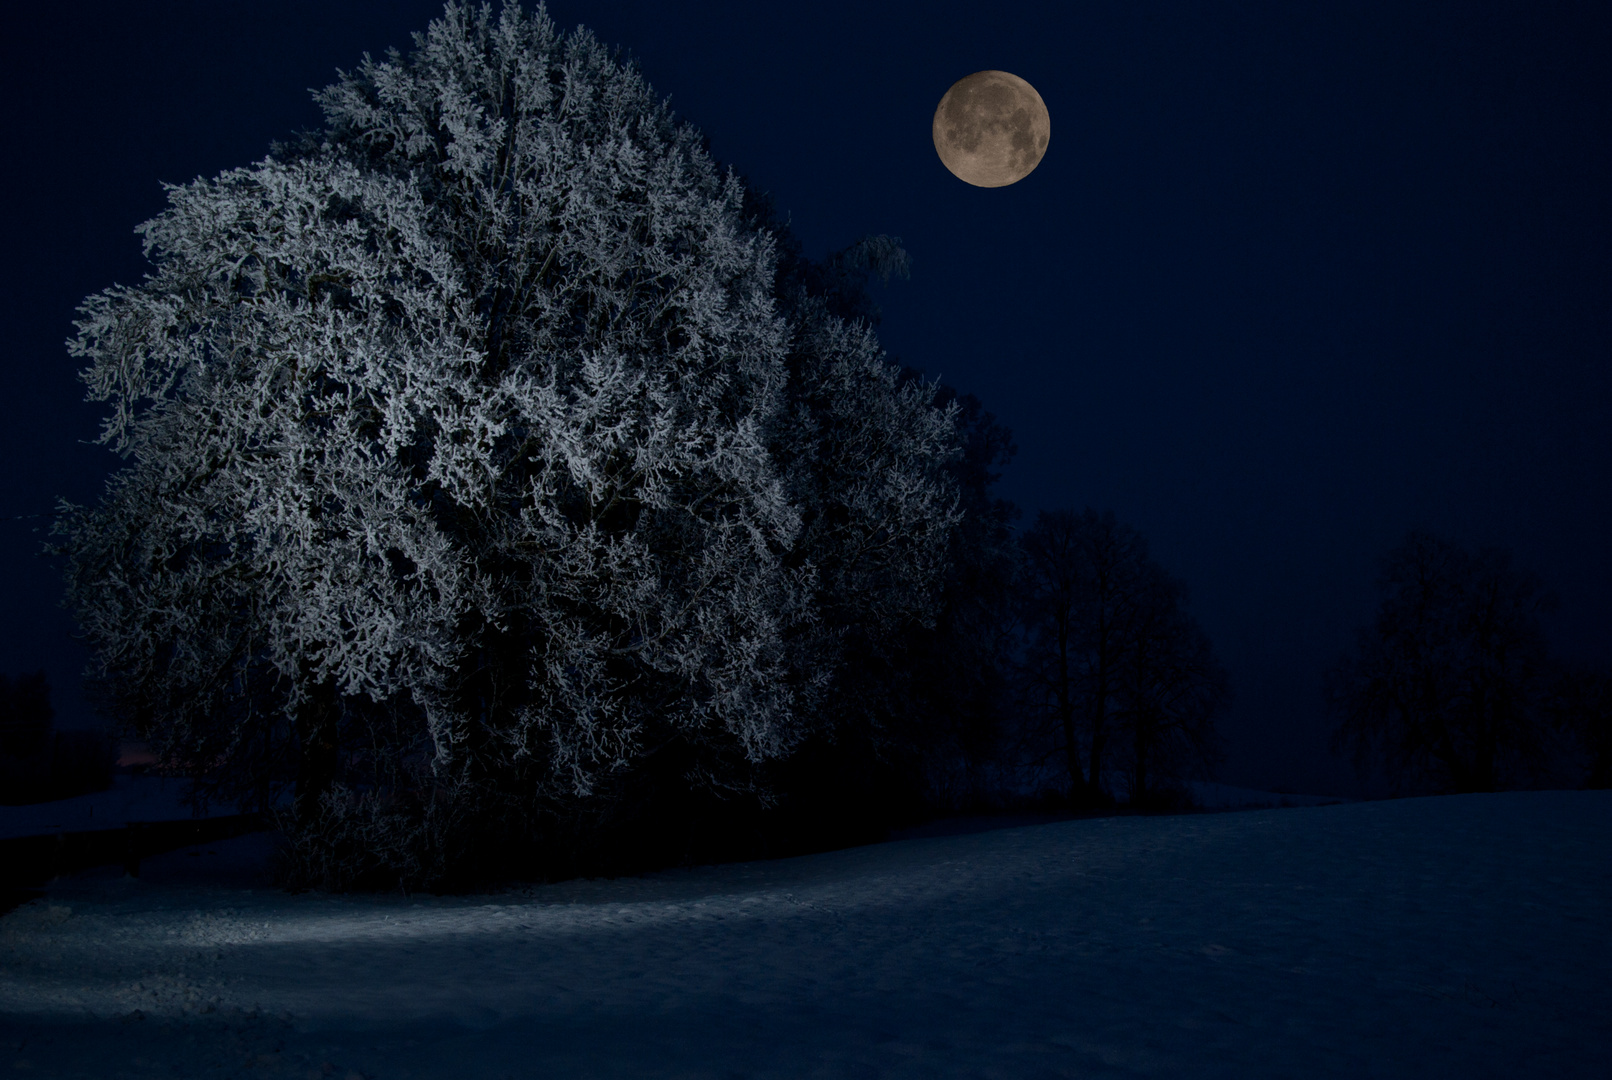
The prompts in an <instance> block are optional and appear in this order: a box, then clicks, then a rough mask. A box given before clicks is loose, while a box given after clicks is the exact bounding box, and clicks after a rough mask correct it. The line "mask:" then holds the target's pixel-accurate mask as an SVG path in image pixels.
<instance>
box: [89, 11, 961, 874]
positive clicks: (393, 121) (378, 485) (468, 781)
mask: <svg viewBox="0 0 1612 1080" xmlns="http://www.w3.org/2000/svg"><path fill="white" fill-rule="evenodd" d="M415 45H416V48H415V51H414V52H413V53H412V54H411V55H409V56H408V57H404V56H402V55H401V54H399V53H397V52H395V51H394V52H392V53H391V54H389V55H388V57H387V58H386V59H385V60H382V61H379V62H377V61H372V60H370V59H368V58H366V59H365V60H364V62H363V63H362V64H361V65H360V66H359V68H358V69H357V70H355V71H353V72H350V73H342V75H341V78H340V80H339V81H338V82H337V83H335V84H334V85H332V86H330V87H328V88H326V89H325V90H323V91H321V92H319V93H318V94H317V100H318V102H319V104H320V105H321V107H322V108H323V110H324V112H325V117H326V127H325V129H324V130H323V131H322V132H319V133H314V134H310V135H308V136H306V137H304V138H302V139H301V140H300V141H297V142H295V143H292V144H290V145H286V146H280V147H277V148H276V149H275V151H274V152H273V153H271V154H270V156H268V157H266V158H265V159H264V160H262V161H260V162H258V163H257V164H255V165H252V166H249V167H245V168H240V169H234V170H230V171H228V172H225V173H223V174H221V175H220V176H218V177H216V178H214V179H211V180H197V181H195V182H193V183H190V184H186V185H171V186H169V188H168V198H169V207H168V209H167V210H166V211H165V212H164V213H162V214H161V215H160V216H158V217H157V218H155V219H153V220H152V221H149V222H147V223H146V224H144V225H143V226H141V232H142V233H143V235H144V239H145V250H146V253H147V257H148V258H149V259H150V260H151V261H152V262H153V264H154V270H153V272H152V273H151V274H149V275H148V276H147V277H146V279H145V280H144V281H143V282H142V283H141V284H139V285H136V286H117V287H114V288H111V289H108V290H106V291H105V292H102V293H100V294H97V295H95V296H92V297H90V298H89V299H88V300H86V302H85V304H84V305H83V307H82V309H81V318H80V321H79V322H78V324H77V325H78V334H77V336H76V338H74V339H73V340H72V341H71V342H70V343H69V345H70V350H71V352H72V353H73V354H74V355H75V356H78V357H81V358H83V359H84V360H86V361H88V367H87V368H86V369H85V371H84V378H85V380H86V382H87V384H88V386H89V388H90V396H91V397H92V398H93V399H94V400H98V401H103V402H106V403H108V404H109V405H110V406H111V415H110V417H109V419H108V420H107V422H106V425H105V428H104V431H103V436H102V437H103V440H104V441H105V442H106V443H108V444H109V445H110V446H112V447H113V448H114V449H116V450H117V451H118V452H119V453H120V454H122V455H123V456H124V458H125V459H126V460H127V462H128V465H127V467H125V468H124V469H123V470H122V471H121V472H119V473H118V474H117V475H116V476H115V477H114V479H113V480H112V481H111V483H110V485H109V488H108V491H107V494H106V496H105V498H104V499H103V500H102V502H101V503H100V504H99V505H97V506H95V507H90V508H84V507H67V508H65V509H64V514H63V518H62V520H61V522H60V524H59V530H60V532H61V535H62V536H63V538H64V539H63V541H62V543H61V550H62V551H63V552H64V553H65V554H66V555H67V556H68V572H67V576H68V583H69V596H70V601H71V603H72V605H73V606H74V607H75V609H76V610H77V613H78V615H79V618H80V621H81V623H82V625H83V627H84V630H85V633H86V635H87V637H88V638H89V641H90V643H91V644H92V645H93V646H94V648H95V649H96V654H97V657H98V659H97V665H98V673H99V682H100V685H101V687H102V691H103V693H104V694H105V696H106V699H107V700H108V702H109V703H110V704H111V706H112V707H113V708H114V710H115V711H116V712H117V714H118V715H119V716H120V717H121V718H123V720H124V721H125V723H126V724H127V725H129V726H130V727H131V728H132V729H133V730H134V731H135V732H137V733H138V734H140V735H142V736H145V737H147V738H149V739H151V740H152V741H153V743H154V747H155V749H156V750H157V752H158V754H159V755H160V756H161V757H163V758H164V760H166V761H168V762H170V763H172V764H174V765H176V766H178V767H183V768H186V769H188V770H189V771H191V772H192V773H194V774H195V775H197V776H198V777H202V778H204V779H205V781H206V785H207V786H206V790H208V791H210V792H212V793H213V794H216V795H219V796H223V797H230V798H236V799H242V798H247V797H249V796H251V795H253V793H257V796H258V797H260V798H262V799H264V800H268V799H270V798H271V797H272V795H273V792H274V791H275V790H276V789H277V788H278V787H279V786H283V784H284V783H285V782H286V781H288V780H294V782H295V786H296V793H297V799H296V818H297V821H298V822H299V823H300V824H299V826H298V827H299V828H301V829H304V830H305V831H306V830H314V831H315V832H318V834H319V835H321V836H325V837H326V838H327V840H328V841H329V844H335V845H338V846H339V845H340V844H341V843H349V847H350V848H351V849H352V850H355V851H356V850H359V849H362V850H364V851H367V852H370V853H371V854H370V855H368V856H366V857H367V858H369V859H370V860H371V861H372V862H374V863H375V865H376V866H378V867H380V868H381V870H382V871H383V872H384V873H396V874H398V875H400V876H402V877H404V878H410V877H411V876H412V878H413V879H415V880H426V879H430V878H431V877H432V875H433V874H438V875H440V874H441V873H443V872H446V871H444V870H443V869H442V867H443V865H444V863H443V860H445V859H448V858H449V857H450V853H451V849H452V848H453V845H452V843H450V842H449V841H448V840H446V839H444V838H445V837H448V836H449V835H450V834H452V833H453V829H454V828H459V827H460V826H455V825H453V822H458V821H470V820H481V821H483V822H485V821H487V820H491V819H492V818H496V819H497V820H500V821H506V822H507V821H514V820H529V819H531V817H532V816H533V815H541V814H542V813H550V814H554V813H562V812H568V811H566V810H565V808H566V807H575V806H577V805H579V804H581V803H585V802H587V800H589V799H595V800H597V799H598V798H601V797H602V796H604V795H605V794H607V793H608V792H609V791H612V790H617V789H618V788H619V786H620V785H621V784H623V783H625V782H627V779H628V778H630V777H632V776H635V775H639V774H640V773H641V772H642V770H643V769H645V768H648V767H650V763H653V762H676V765H675V766H674V767H673V772H674V773H675V777H676V780H677V782H678V783H683V784H686V785H692V786H696V787H703V788H707V789H711V790H716V791H722V790H730V791H754V790H756V789H757V784H758V781H757V777H758V772H757V767H758V766H759V765H761V764H762V763H765V762H767V761H771V760H776V759H778V758H780V757H782V756H784V755H787V754H788V753H789V752H790V751H791V749H792V748H794V747H796V746H798V745H799V744H800V743H801V741H802V740H803V739H805V738H806V737H807V736H808V735H809V734H810V733H811V732H812V731H813V730H814V725H817V724H819V723H820V722H821V721H820V717H822V716H825V715H841V716H849V717H851V718H852V719H853V720H856V719H857V718H859V717H860V718H861V719H862V720H865V719H866V714H865V710H864V711H862V712H859V711H858V708H859V707H858V705H857V703H856V701H855V700H854V698H853V696H852V695H851V694H850V693H849V691H848V688H847V686H846V685H845V683H844V680H843V679H842V675H843V673H844V672H845V671H846V670H847V665H848V663H850V658H851V657H853V656H854V657H866V656H868V655H875V654H879V653H880V651H881V650H886V651H887V650H888V649H890V648H892V647H893V646H892V645H891V643H892V642H894V641H895V640H896V639H898V638H899V637H900V636H901V635H902V634H903V633H906V632H907V631H909V630H910V629H911V628H912V627H916V626H923V625H927V624H931V623H932V622H933V620H934V617H935V613H936V611H937V610H938V608H939V605H940V600H941V596H940V594H941V581H942V578H943V576H944V571H945V567H946V564H947V558H948V550H949V545H950V544H951V543H952V537H953V535H954V531H955V529H956V528H957V525H958V522H959V518H960V512H959V510H958V498H959V496H958V484H957V481H956V478H955V476H954V475H953V473H952V472H951V471H949V468H950V463H951V462H952V461H953V460H954V459H955V458H956V456H957V454H958V452H959V434H958V428H957V422H956V413H957V409H956V406H955V405H946V406H937V404H936V403H935V401H934V388H933V387H929V386H927V385H925V384H923V383H922V382H920V381H914V380H911V379H904V378H902V376H901V374H900V372H899V371H898V370H897V369H896V368H895V367H894V366H893V365H892V364H890V363H889V362H888V361H886V360H885V359H884V357H883V355H882V353H881V350H880V348H879V346H878V342H877V339H876V338H875V337H874V335H873V333H872V330H871V328H870V327H869V326H868V325H867V324H866V322H862V321H847V320H846V319H844V318H842V317H840V316H838V315H836V314H834V312H833V311H831V310H830V309H829V306H828V304H827V303H826V302H824V301H822V300H821V299H817V300H814V299H812V298H811V297H805V298H803V299H801V300H800V301H799V302H791V303H788V304H784V303H780V302H779V300H778V282H777V281H776V280H775V269H776V258H777V255H776V249H775V242H774V239H773V237H772V235H771V234H770V233H768V232H767V231H766V230H764V229H759V228H756V227H755V226H754V225H753V223H752V222H751V221H750V219H748V218H747V217H746V215H745V214H744V213H743V212H742V208H743V202H744V191H743V188H742V184H741V183H740V181H739V180H738V178H737V177H736V176H735V175H733V174H732V173H731V172H730V173H729V174H728V175H726V176H723V175H719V173H718V171H717V169H716V167H715V166H714V164H713V163H712V161H711V160H710V158H709V156H708V154H707V153H706V152H705V151H704V149H703V148H702V145H701V142H700V139H699V136H698V134H697V132H695V131H694V129H692V128H690V127H689V126H687V125H686V124H681V123H678V122H676V121H675V120H674V118H673V117H672V115H671V114H670V112H669V111H668V109H667V108H666V107H665V106H664V105H663V104H661V103H659V102H658V101H657V100H656V99H655V98H654V96H653V94H652V92H651V90H650V88H649V87H648V86H647V85H646V84H645V82H644V81H643V79H642V77H641V76H640V75H639V74H638V73H637V71H636V70H635V69H634V68H633V67H632V66H631V65H629V64H624V63H621V62H619V61H618V60H617V59H616V58H615V57H614V56H613V55H612V54H611V53H610V52H609V51H607V50H606V49H605V48H604V47H603V46H602V45H600V44H599V43H598V42H597V41H596V40H594V38H593V37H592V36H591V35H589V34H588V33H587V32H586V31H581V30H579V31H577V32H575V33H571V34H560V33H558V32H557V31H556V29H555V27H554V25H553V23H552V22H551V21H550V19H549V18H548V16H547V14H546V12H545V11H544V10H543V8H542V7H541V6H540V7H539V8H538V9H537V10H536V12H535V13H533V14H531V15H527V14H525V13H523V12H522V10H521V9H520V8H519V7H518V6H517V5H513V4H511V5H507V6H505V7H504V8H503V10H502V12H501V13H500V14H498V15H497V16H496V17H495V16H494V15H493V14H492V13H491V12H490V11H489V10H488V9H486V8H483V9H480V10H479V11H478V10H472V9H469V8H467V7H463V6H460V5H457V4H449V5H448V7H447V8H446V10H445V12H444V14H443V16H442V18H440V19H438V20H436V21H434V22H433V23H432V24H431V26H430V28H429V29H428V30H427V31H426V32H425V33H424V34H421V35H417V36H416V41H415ZM864 247H865V248H866V250H863V251H862V255H863V258H862V259H861V260H860V262H855V261H853V262H851V263H850V264H849V269H850V270H854V269H856V268H857V267H858V266H860V267H864V268H865V267H868V266H873V267H874V268H875V269H879V268H884V269H886V270H888V269H889V268H892V267H895V268H899V267H900V266H902V265H904V262H903V260H904V253H900V252H899V248H893V249H892V245H891V244H890V243H889V242H887V241H880V242H876V243H871V244H868V245H864ZM859 250H860V249H859ZM845 272H849V271H848V270H847V268H845V267H842V268H840V273H841V276H843V274H844V273H845ZM467 808H468V809H467ZM477 808H480V809H477ZM488 808H496V813H492V812H491V811H490V810H489V809H488ZM477 814H480V817H479V818H478V817H477ZM467 815H468V816H467ZM523 815H524V818H523ZM320 830H322V831H320ZM461 831H463V830H461ZM308 835H313V833H312V832H309V833H308ZM456 835H457V834H456ZM343 837H346V840H343V839H342V838H343ZM357 838H362V843H359V842H358V839H357ZM388 838H390V839H388ZM429 838H434V839H429ZM433 845H434V846H433ZM427 849H430V851H434V852H435V854H434V855H429V854H427V855H422V854H421V852H422V851H426V850H427ZM432 859H435V860H436V862H435V863H433V862H432V861H431V860H432ZM422 860H423V861H422ZM432 867H435V869H432Z"/></svg>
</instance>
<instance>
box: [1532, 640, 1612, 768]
mask: <svg viewBox="0 0 1612 1080" xmlns="http://www.w3.org/2000/svg"><path fill="white" fill-rule="evenodd" d="M1548 712H1549V714H1550V717H1551V719H1552V721H1554V723H1555V726H1556V728H1557V730H1558V731H1559V732H1561V733H1562V734H1563V735H1565V736H1566V737H1567V738H1568V739H1569V740H1571V742H1572V743H1573V744H1576V745H1575V749H1576V751H1577V755H1576V756H1577V757H1578V764H1579V765H1580V767H1581V768H1582V769H1583V772H1582V773H1581V775H1580V777H1579V778H1575V780H1574V781H1573V782H1581V783H1582V785H1583V786H1584V787H1587V788H1612V672H1608V671H1607V669H1606V668H1604V667H1595V666H1590V665H1583V664H1580V665H1562V667H1561V669H1560V670H1559V672H1558V674H1557V676H1556V680H1555V684H1554V686H1553V688H1552V693H1551V697H1550V705H1549V708H1548Z"/></svg>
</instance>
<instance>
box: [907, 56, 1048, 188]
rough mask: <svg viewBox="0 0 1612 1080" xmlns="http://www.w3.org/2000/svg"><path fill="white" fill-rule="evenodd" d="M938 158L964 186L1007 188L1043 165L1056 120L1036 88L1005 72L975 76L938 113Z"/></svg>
mask: <svg viewBox="0 0 1612 1080" xmlns="http://www.w3.org/2000/svg"><path fill="white" fill-rule="evenodd" d="M931 134H932V135H933V136H934V139H935V153H937V154H939V155H940V160H941V162H942V163H943V164H944V165H945V166H946V168H948V169H950V170H951V171H952V175H954V176H956V177H957V178H958V179H959V180H963V181H965V182H967V183H970V184H973V185H974V186H975V187H1006V186H1007V185H1009V184H1014V183H1017V182H1018V181H1020V180H1023V179H1024V178H1025V177H1026V176H1029V175H1030V173H1031V172H1032V171H1033V170H1034V169H1035V167H1036V166H1037V165H1039V164H1041V155H1043V154H1045V153H1046V152H1047V141H1048V140H1049V139H1050V138H1051V137H1052V120H1051V118H1050V117H1049V116H1048V115H1047V106H1046V103H1045V102H1044V101H1042V100H1041V95H1040V94H1038V93H1036V92H1035V87H1033V86H1031V85H1030V84H1029V83H1027V82H1025V81H1024V80H1023V79H1021V78H1019V77H1018V76H1017V75H1011V74H1009V73H1008V72H1006V71H976V72H974V74H972V75H969V76H967V77H966V78H962V79H958V80H957V81H956V82H954V83H952V85H951V89H950V90H947V91H946V93H945V96H943V97H942V98H941V99H940V104H939V105H938V106H937V107H936V108H935V121H934V124H933V125H931Z"/></svg>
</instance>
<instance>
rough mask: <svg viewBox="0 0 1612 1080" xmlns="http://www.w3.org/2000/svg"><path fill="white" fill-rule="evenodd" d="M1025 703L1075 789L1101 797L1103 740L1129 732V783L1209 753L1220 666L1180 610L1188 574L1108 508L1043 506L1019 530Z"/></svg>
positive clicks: (1084, 796) (1223, 689)
mask: <svg viewBox="0 0 1612 1080" xmlns="http://www.w3.org/2000/svg"><path fill="white" fill-rule="evenodd" d="M1021 549H1022V553H1023V554H1022V558H1023V568H1022V578H1021V585H1020V595H1021V601H1022V607H1021V610H1022V612H1023V616H1022V617H1023V625H1024V632H1025V638H1026V641H1025V648H1024V652H1023V659H1022V662H1021V664H1020V669H1019V674H1020V684H1021V687H1022V688H1023V692H1024V704H1025V706H1026V708H1027V710H1028V711H1029V713H1030V714H1031V716H1032V717H1033V718H1036V719H1038V720H1039V721H1040V723H1039V725H1038V726H1039V727H1040V728H1041V729H1042V730H1043V732H1045V733H1046V734H1048V735H1050V736H1051V737H1052V740H1053V743H1054V744H1055V746H1056V751H1055V752H1059V753H1061V754H1062V756H1063V758H1064V764H1065V767H1066V768H1067V769H1068V772H1069V780H1070V784H1071V787H1072V789H1073V791H1074V793H1075V796H1076V798H1077V799H1079V800H1080V801H1083V802H1087V803H1093V804H1095V803H1101V802H1105V801H1107V800H1108V799H1109V798H1110V797H1111V795H1110V793H1109V792H1107V791H1106V790H1105V788H1104V781H1103V777H1104V771H1105V768H1106V767H1107V755H1108V753H1109V751H1110V749H1111V744H1112V743H1113V742H1114V740H1115V739H1116V738H1117V737H1120V736H1122V735H1129V737H1130V738H1129V741H1130V746H1129V748H1128V750H1129V754H1128V757H1129V769H1130V772H1131V787H1132V791H1133V793H1138V792H1139V793H1141V795H1142V797H1143V798H1144V799H1145V798H1146V796H1147V792H1148V790H1149V788H1148V784H1149V775H1150V772H1154V771H1156V770H1159V769H1165V770H1168V771H1173V770H1174V769H1176V768H1177V767H1178V766H1181V765H1183V764H1185V763H1187V762H1188V761H1201V762H1208V761H1210V760H1212V759H1213V757H1214V728H1213V716H1214V713H1215V712H1216V710H1217V709H1219V708H1220V707H1221V705H1223V704H1224V703H1225V701H1226V700H1227V699H1228V696H1229V691H1228V689H1227V682H1226V677H1225V674H1224V672H1223V671H1221V669H1220V668H1219V665H1218V664H1217V663H1216V662H1215V660H1214V655H1213V650H1212V649H1211V648H1210V646H1209V642H1208V639H1207V638H1206V637H1205V636H1204V634H1203V632H1202V630H1200V629H1199V628H1198V626H1197V624H1196V623H1195V622H1193V621H1192V619H1191V618H1190V616H1188V615H1187V614H1186V613H1185V612H1184V611H1183V610H1182V602H1183V600H1184V597H1185V586H1183V585H1182V584H1181V583H1180V582H1179V581H1177V580H1175V579H1174V578H1171V577H1170V576H1169V575H1168V574H1167V573H1165V571H1164V570H1163V569H1162V568H1161V567H1159V566H1158V564H1156V563H1155V562H1153V561H1152V559H1151V558H1149V556H1148V552H1147V542H1146V541H1145V540H1144V539H1143V538H1142V536H1141V534H1140V533H1138V532H1137V531H1136V530H1135V529H1133V528H1131V527H1130V526H1128V525H1123V524H1121V523H1119V522H1118V521H1116V520H1115V518H1114V515H1113V513H1111V512H1110V513H1105V514H1101V515H1099V514H1098V513H1097V512H1096V511H1095V510H1092V509H1090V508H1088V509H1086V510H1085V511H1084V512H1083V513H1080V514H1076V513H1074V512H1073V511H1070V510H1055V511H1044V512H1042V513H1041V514H1039V515H1038V516H1037V518H1036V521H1035V524H1034V525H1033V526H1031V528H1030V529H1029V530H1028V531H1027V532H1026V533H1025V534H1024V537H1023V539H1022V542H1021Z"/></svg>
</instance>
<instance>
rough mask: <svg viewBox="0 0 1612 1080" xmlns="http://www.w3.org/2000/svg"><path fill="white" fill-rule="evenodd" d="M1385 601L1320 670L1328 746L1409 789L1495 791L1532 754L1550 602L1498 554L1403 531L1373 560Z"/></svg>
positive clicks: (1543, 699)
mask: <svg viewBox="0 0 1612 1080" xmlns="http://www.w3.org/2000/svg"><path fill="white" fill-rule="evenodd" d="M1378 586H1379V588H1380V589H1381V591H1382V594H1383V598H1382V602H1381V605H1380V606H1379V607H1378V610H1377V616H1376V619H1375V620H1374V621H1373V622H1372V624H1371V625H1370V626H1366V627H1363V628H1361V629H1360V630H1359V632H1358V644H1357V646H1356V649H1355V651H1354V652H1353V653H1352V654H1349V655H1346V656H1344V657H1343V658H1342V659H1341V660H1339V662H1338V663H1337V664H1336V665H1335V666H1334V667H1333V668H1332V669H1331V670H1330V671H1329V672H1328V673H1327V677H1326V693H1327V697H1328V700H1329V701H1330V703H1331V705H1332V707H1333V709H1334V710H1335V713H1336V716H1337V719H1338V728H1337V736H1336V741H1337V745H1338V746H1339V747H1340V748H1342V749H1348V750H1350V751H1352V752H1353V754H1354V755H1355V758H1356V761H1357V764H1358V765H1359V766H1360V767H1361V768H1362V769H1363V770H1364V769H1369V768H1370V767H1372V766H1374V765H1381V766H1382V767H1384V768H1385V770H1386V772H1387V775H1388V778H1389V779H1390V781H1391V782H1393V783H1394V784H1395V785H1396V786H1397V787H1401V788H1406V789H1410V790H1425V789H1432V790H1437V791H1453V792H1469V791H1494V790H1496V789H1498V788H1500V787H1503V786H1506V785H1507V784H1511V783H1516V782H1518V781H1519V780H1520V779H1521V778H1522V776H1523V773H1524V771H1525V769H1526V767H1527V766H1528V764H1529V763H1530V762H1531V761H1532V760H1534V759H1536V758H1537V755H1538V751H1539V748H1540V736H1541V733H1542V731H1543V725H1544V722H1545V708H1546V705H1547V699H1548V694H1549V690H1550V686H1551V665H1550V662H1549V657H1548V655H1547V648H1546V642H1545V637H1544V633H1543V631H1542V629H1541V627H1540V621H1539V618H1540V615H1541V614H1542V613H1543V612H1545V611H1547V610H1549V609H1550V607H1551V606H1552V604H1553V598H1552V596H1551V594H1549V593H1548V592H1547V591H1546V590H1545V588H1544V585H1543V583H1542V582H1541V581H1540V579H1539V578H1538V577H1536V576H1535V575H1533V574H1531V573H1528V572H1527V571H1525V570H1522V569H1520V568H1518V567H1516V566H1515V565H1513V562H1512V556H1511V554H1510V552H1508V551H1506V550H1505V549H1502V548H1483V549H1480V550H1478V551H1477V552H1472V551H1469V550H1468V549H1466V548H1464V547H1462V546H1461V545H1460V544H1457V543H1455V542H1453V541H1450V540H1446V539H1443V538H1441V537H1438V536H1434V535H1432V534H1430V533H1425V532H1412V533H1410V534H1409V535H1407V536H1406V538H1405V539H1404V541H1403V542H1401V543H1400V544H1399V545H1398V546H1397V547H1395V548H1394V549H1393V550H1391V551H1389V552H1388V553H1387V554H1386V555H1385V556H1384V557H1383V559H1382V564H1381V573H1380V575H1379V577H1378Z"/></svg>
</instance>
